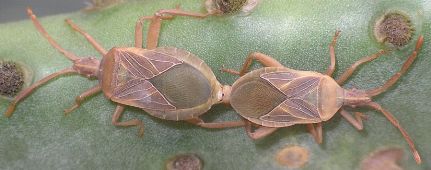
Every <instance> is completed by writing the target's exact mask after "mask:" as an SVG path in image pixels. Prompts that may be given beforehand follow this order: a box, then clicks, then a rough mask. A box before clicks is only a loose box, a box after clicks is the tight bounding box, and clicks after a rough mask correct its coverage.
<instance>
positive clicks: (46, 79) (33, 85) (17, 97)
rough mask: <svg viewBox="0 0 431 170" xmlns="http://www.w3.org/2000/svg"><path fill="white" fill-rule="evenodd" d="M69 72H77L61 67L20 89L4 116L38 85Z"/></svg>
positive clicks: (10, 112)
mask: <svg viewBox="0 0 431 170" xmlns="http://www.w3.org/2000/svg"><path fill="white" fill-rule="evenodd" d="M70 73H78V72H77V71H75V70H74V69H72V68H66V69H63V70H61V71H58V72H55V73H53V74H51V75H49V76H46V77H44V78H43V79H41V80H39V81H37V82H36V83H34V84H32V85H31V86H30V87H27V88H26V89H24V90H22V91H21V92H20V93H19V94H18V95H17V96H16V97H15V98H14V99H13V100H12V102H11V103H10V104H9V106H8V108H7V110H6V112H5V116H6V117H11V116H12V113H13V112H14V111H15V107H16V105H17V104H18V103H19V102H20V101H21V100H23V99H24V98H26V97H27V96H29V95H30V94H31V93H32V92H33V91H34V90H35V89H37V88H38V87H40V86H41V85H43V84H45V83H47V82H48V81H50V80H52V79H54V78H56V77H58V76H61V75H65V74H70Z"/></svg>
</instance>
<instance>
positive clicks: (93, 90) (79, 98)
mask: <svg viewBox="0 0 431 170" xmlns="http://www.w3.org/2000/svg"><path fill="white" fill-rule="evenodd" d="M100 91H102V86H101V85H96V86H94V87H92V88H90V89H88V90H87V91H85V92H84V93H82V94H80V95H79V96H77V97H76V99H75V104H74V105H73V106H72V107H70V108H69V109H65V110H64V114H65V115H67V114H69V113H70V112H72V111H73V110H75V109H77V108H78V107H79V106H80V105H81V103H82V102H83V101H84V100H85V98H87V97H89V96H92V95H94V94H96V93H99V92H100Z"/></svg>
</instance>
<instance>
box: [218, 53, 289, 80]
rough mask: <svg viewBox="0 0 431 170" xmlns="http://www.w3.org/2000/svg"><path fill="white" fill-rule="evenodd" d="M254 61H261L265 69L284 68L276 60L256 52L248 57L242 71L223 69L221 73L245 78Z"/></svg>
mask: <svg viewBox="0 0 431 170" xmlns="http://www.w3.org/2000/svg"><path fill="white" fill-rule="evenodd" d="M253 60H257V61H259V62H260V63H262V65H264V66H265V67H284V66H283V65H282V64H280V62H278V61H277V60H275V59H274V58H272V57H270V56H268V55H266V54H262V53H259V52H254V53H251V54H250V55H248V57H247V59H246V60H245V62H244V64H243V65H242V69H241V71H239V72H237V71H235V70H231V69H225V68H222V69H221V71H223V72H228V73H231V74H237V75H240V76H243V75H244V74H245V73H247V72H248V68H249V67H250V66H251V63H252V62H253Z"/></svg>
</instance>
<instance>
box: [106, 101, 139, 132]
mask: <svg viewBox="0 0 431 170" xmlns="http://www.w3.org/2000/svg"><path fill="white" fill-rule="evenodd" d="M123 112H124V106H122V105H117V108H115V112H114V115H113V116H112V124H113V125H114V126H123V127H127V126H138V127H139V136H143V135H144V123H143V122H142V121H140V120H138V119H132V120H128V121H125V122H119V119H120V117H121V114H123Z"/></svg>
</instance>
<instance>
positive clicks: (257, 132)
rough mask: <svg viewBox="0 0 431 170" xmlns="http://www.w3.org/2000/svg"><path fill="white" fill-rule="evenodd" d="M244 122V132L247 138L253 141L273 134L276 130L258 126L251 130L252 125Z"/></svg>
mask: <svg viewBox="0 0 431 170" xmlns="http://www.w3.org/2000/svg"><path fill="white" fill-rule="evenodd" d="M245 121H246V125H245V132H247V135H248V137H250V138H252V139H253V140H257V139H261V138H264V137H266V136H268V135H270V134H272V133H274V132H275V131H276V130H277V129H278V128H273V127H265V126H259V127H258V128H256V129H254V130H253V124H252V123H251V122H250V121H247V120H245Z"/></svg>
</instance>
